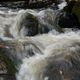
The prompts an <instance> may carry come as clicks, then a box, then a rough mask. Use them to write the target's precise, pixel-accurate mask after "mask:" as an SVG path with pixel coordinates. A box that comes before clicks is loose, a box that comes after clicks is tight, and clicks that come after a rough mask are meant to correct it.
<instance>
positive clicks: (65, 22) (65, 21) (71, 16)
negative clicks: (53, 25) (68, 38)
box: [58, 1, 80, 29]
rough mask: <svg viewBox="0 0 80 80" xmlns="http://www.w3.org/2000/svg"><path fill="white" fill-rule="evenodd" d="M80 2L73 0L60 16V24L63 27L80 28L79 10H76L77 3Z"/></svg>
mask: <svg viewBox="0 0 80 80" xmlns="http://www.w3.org/2000/svg"><path fill="white" fill-rule="evenodd" d="M77 3H78V2H76V1H71V2H69V3H68V5H67V6H66V7H65V8H64V10H63V12H62V13H61V14H60V16H59V22H58V24H59V26H60V27H62V28H78V29H80V22H79V17H80V16H79V15H78V14H79V10H80V8H79V7H78V8H77V10H75V5H76V4H77Z"/></svg>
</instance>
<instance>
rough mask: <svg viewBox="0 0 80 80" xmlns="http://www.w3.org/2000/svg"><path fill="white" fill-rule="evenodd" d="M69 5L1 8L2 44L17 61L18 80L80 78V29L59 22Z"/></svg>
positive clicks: (0, 42)
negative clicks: (39, 7)
mask: <svg viewBox="0 0 80 80" xmlns="http://www.w3.org/2000/svg"><path fill="white" fill-rule="evenodd" d="M66 5H67V3H66V2H63V3H62V4H61V5H58V7H59V9H58V10H53V9H51V8H47V9H42V10H37V9H35V10H32V9H26V10H22V9H19V10H18V9H16V10H13V9H7V10H6V9H5V8H4V9H3V10H2V9H1V10H0V45H1V46H0V47H1V49H3V48H4V50H6V52H7V53H5V55H7V56H8V57H9V58H10V59H11V60H12V61H13V62H14V63H15V66H16V68H17V72H16V73H15V75H16V80H80V31H79V29H76V28H73V27H72V28H62V27H61V26H59V24H58V21H59V17H60V16H61V15H62V13H63V11H62V9H63V7H65V6H66ZM2 45H4V46H2Z"/></svg>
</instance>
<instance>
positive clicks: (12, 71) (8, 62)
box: [0, 50, 17, 75]
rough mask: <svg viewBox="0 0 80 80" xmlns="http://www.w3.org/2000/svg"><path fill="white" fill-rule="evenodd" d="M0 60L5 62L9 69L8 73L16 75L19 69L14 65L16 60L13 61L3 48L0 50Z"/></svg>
mask: <svg viewBox="0 0 80 80" xmlns="http://www.w3.org/2000/svg"><path fill="white" fill-rule="evenodd" d="M0 61H1V62H3V63H5V65H4V66H5V67H6V69H7V74H10V75H15V73H16V71H17V70H16V68H15V66H14V62H12V61H11V59H9V58H8V56H6V55H5V54H4V52H3V51H2V50H0Z"/></svg>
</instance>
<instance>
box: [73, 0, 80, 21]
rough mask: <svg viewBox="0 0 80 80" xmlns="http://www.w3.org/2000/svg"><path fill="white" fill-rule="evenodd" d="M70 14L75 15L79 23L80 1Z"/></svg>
mask: <svg viewBox="0 0 80 80" xmlns="http://www.w3.org/2000/svg"><path fill="white" fill-rule="evenodd" d="M72 13H74V14H76V16H77V17H78V19H79V22H80V1H78V2H77V3H76V4H75V6H74V7H73V10H72Z"/></svg>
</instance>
